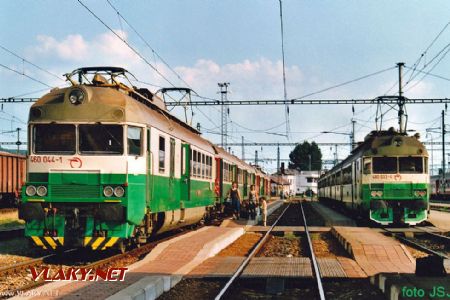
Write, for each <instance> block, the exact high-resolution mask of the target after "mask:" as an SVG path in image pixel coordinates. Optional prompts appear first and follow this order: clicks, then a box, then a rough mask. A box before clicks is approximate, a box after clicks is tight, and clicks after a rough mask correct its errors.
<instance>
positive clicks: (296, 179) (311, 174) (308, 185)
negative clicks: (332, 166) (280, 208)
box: [274, 169, 320, 195]
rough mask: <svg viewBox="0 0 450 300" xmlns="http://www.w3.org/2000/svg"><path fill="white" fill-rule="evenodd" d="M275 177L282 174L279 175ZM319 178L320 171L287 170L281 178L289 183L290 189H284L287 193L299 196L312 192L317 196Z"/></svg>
mask: <svg viewBox="0 0 450 300" xmlns="http://www.w3.org/2000/svg"><path fill="white" fill-rule="evenodd" d="M274 175H280V174H278V173H277V174H274ZM319 176H320V171H297V170H292V169H286V170H284V172H283V174H281V177H282V178H283V180H285V181H286V182H287V183H289V187H284V191H287V192H288V193H289V194H290V195H298V194H303V193H305V192H306V191H309V190H312V191H313V192H314V193H315V194H317V181H318V179H319Z"/></svg>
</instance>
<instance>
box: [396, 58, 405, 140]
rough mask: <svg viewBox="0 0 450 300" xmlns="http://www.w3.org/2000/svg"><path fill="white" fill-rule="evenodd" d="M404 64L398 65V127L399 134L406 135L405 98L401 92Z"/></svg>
mask: <svg viewBox="0 0 450 300" xmlns="http://www.w3.org/2000/svg"><path fill="white" fill-rule="evenodd" d="M404 65H405V63H402V62H400V63H398V64H397V66H398V101H397V103H398V125H399V130H400V133H402V134H403V133H406V119H405V110H404V108H405V98H404V97H403V90H402V85H403V83H402V75H403V74H402V72H403V66H404Z"/></svg>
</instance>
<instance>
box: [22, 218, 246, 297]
mask: <svg viewBox="0 0 450 300" xmlns="http://www.w3.org/2000/svg"><path fill="white" fill-rule="evenodd" d="M243 233H244V229H243V228H226V227H210V226H207V227H203V228H201V229H199V230H196V231H193V232H189V233H187V234H184V235H182V236H179V237H176V238H173V239H171V240H168V241H166V242H163V243H161V244H159V245H158V246H156V247H155V249H153V251H152V252H150V254H149V255H147V256H146V257H145V258H144V259H143V260H141V261H139V262H137V263H135V264H133V265H131V266H130V267H129V271H128V272H127V273H126V276H125V280H124V281H121V282H120V281H116V282H105V281H97V282H86V281H73V282H56V283H50V284H47V285H45V286H43V287H41V288H38V289H36V290H33V292H32V293H30V295H45V296H40V297H28V299H30V298H33V299H49V298H50V299H52V298H53V299H54V298H55V297H48V295H58V296H57V298H58V299H65V300H67V299H106V298H108V297H109V299H156V297H158V296H159V295H161V294H162V293H163V292H164V291H167V290H169V289H170V288H171V287H173V286H174V285H175V284H177V283H178V282H179V281H180V280H181V279H182V276H183V275H185V274H187V273H189V272H190V271H191V270H192V269H194V268H195V267H196V266H198V265H199V264H201V263H202V262H203V261H204V260H206V259H208V258H210V257H212V256H214V255H216V254H217V253H218V252H220V251H221V250H222V249H223V248H225V247H227V246H228V245H229V244H231V243H232V242H234V241H235V240H236V239H238V238H239V237H240V236H241V235H242V234H243ZM16 298H17V299H26V298H24V297H16Z"/></svg>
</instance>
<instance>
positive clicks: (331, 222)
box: [310, 201, 356, 226]
mask: <svg viewBox="0 0 450 300" xmlns="http://www.w3.org/2000/svg"><path fill="white" fill-rule="evenodd" d="M310 203H311V207H312V208H313V209H314V210H315V211H316V212H317V213H318V214H319V215H321V216H322V218H323V219H324V221H325V226H356V223H355V221H353V220H352V219H351V218H349V217H347V216H344V215H343V214H341V213H339V212H337V211H335V210H332V209H331V208H328V207H326V206H325V205H323V204H321V203H319V202H314V201H313V202H310Z"/></svg>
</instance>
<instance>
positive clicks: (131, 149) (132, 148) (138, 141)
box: [127, 126, 142, 156]
mask: <svg viewBox="0 0 450 300" xmlns="http://www.w3.org/2000/svg"><path fill="white" fill-rule="evenodd" d="M127 140H128V155H138V156H140V155H141V154H142V149H141V148H142V130H141V128H139V127H134V126H128V133H127Z"/></svg>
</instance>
